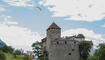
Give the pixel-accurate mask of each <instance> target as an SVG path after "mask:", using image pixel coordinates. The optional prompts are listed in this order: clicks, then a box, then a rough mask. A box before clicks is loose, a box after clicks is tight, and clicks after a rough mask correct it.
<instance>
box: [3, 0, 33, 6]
mask: <svg viewBox="0 0 105 60" xmlns="http://www.w3.org/2000/svg"><path fill="white" fill-rule="evenodd" d="M3 1H4V2H7V3H8V4H9V5H11V6H18V7H20V6H21V7H27V6H28V7H33V6H34V5H33V3H32V0H3Z"/></svg>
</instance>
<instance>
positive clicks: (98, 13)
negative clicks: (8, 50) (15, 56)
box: [0, 0, 105, 50]
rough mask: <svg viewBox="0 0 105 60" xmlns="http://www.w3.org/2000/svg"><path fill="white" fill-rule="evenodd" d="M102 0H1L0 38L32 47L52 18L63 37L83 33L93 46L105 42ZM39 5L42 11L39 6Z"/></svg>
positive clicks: (12, 43)
mask: <svg viewBox="0 0 105 60" xmlns="http://www.w3.org/2000/svg"><path fill="white" fill-rule="evenodd" d="M104 2H105V0H0V38H1V39H2V40H3V41H4V42H6V43H7V44H8V45H11V46H13V47H15V48H23V49H25V50H31V44H32V43H33V42H35V41H37V40H39V41H40V39H42V38H43V37H45V33H46V29H47V28H48V26H49V25H50V24H51V23H52V22H53V21H55V22H56V23H57V24H58V25H59V26H60V27H61V28H62V36H71V35H75V34H76V35H77V34H78V33H82V34H84V35H85V36H86V39H88V40H92V41H93V42H94V45H95V46H96V45H98V44H99V43H103V42H104V41H105V3H104ZM38 6H39V7H40V8H41V9H42V11H40V10H39V9H38V8H35V7H38Z"/></svg>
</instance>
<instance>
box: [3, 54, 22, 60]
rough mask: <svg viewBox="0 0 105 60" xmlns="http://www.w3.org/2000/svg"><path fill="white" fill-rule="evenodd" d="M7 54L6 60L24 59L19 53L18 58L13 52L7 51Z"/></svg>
mask: <svg viewBox="0 0 105 60" xmlns="http://www.w3.org/2000/svg"><path fill="white" fill-rule="evenodd" d="M5 55H6V60H24V59H23V57H22V56H19V55H17V57H16V58H14V56H13V55H12V54H9V53H5Z"/></svg>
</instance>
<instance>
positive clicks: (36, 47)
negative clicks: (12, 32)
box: [32, 41, 42, 57]
mask: <svg viewBox="0 0 105 60" xmlns="http://www.w3.org/2000/svg"><path fill="white" fill-rule="evenodd" d="M41 46H42V43H41V42H38V41H37V42H35V43H33V44H32V47H33V50H34V51H33V52H34V54H35V56H38V57H39V56H40V54H41Z"/></svg>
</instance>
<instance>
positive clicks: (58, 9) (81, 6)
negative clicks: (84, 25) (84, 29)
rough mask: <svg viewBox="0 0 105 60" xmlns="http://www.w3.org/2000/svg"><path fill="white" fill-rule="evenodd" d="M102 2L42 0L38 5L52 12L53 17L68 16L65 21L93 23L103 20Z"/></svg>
mask: <svg viewBox="0 0 105 60" xmlns="http://www.w3.org/2000/svg"><path fill="white" fill-rule="evenodd" d="M104 2H105V0H43V1H40V2H39V4H42V5H44V6H47V7H48V9H49V11H51V12H54V13H53V15H52V16H53V17H66V16H69V18H66V20H75V21H88V22H93V21H99V20H102V19H103V18H105V3H104ZM51 6H52V7H51Z"/></svg>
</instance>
